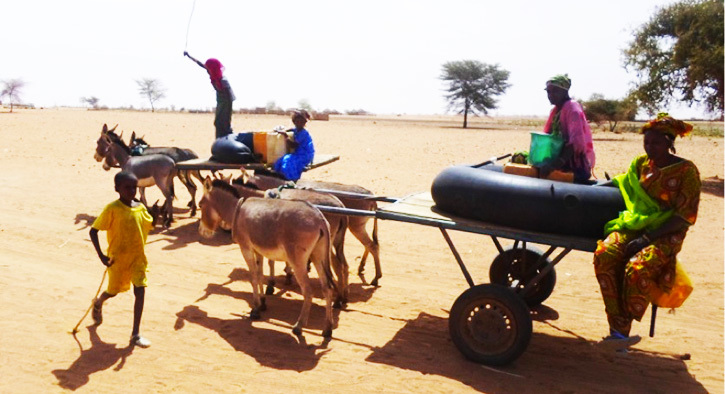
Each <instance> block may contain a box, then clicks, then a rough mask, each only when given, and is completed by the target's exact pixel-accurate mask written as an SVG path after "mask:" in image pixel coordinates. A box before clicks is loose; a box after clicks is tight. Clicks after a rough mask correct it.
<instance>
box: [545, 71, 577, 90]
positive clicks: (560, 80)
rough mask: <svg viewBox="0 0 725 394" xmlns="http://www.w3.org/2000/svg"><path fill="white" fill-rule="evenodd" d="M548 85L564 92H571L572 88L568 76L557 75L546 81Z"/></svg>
mask: <svg viewBox="0 0 725 394" xmlns="http://www.w3.org/2000/svg"><path fill="white" fill-rule="evenodd" d="M546 83H547V85H554V86H557V87H560V88H562V89H564V90H569V88H571V79H569V75H568V74H559V75H555V76H553V77H551V79H549V80H548V81H546Z"/></svg>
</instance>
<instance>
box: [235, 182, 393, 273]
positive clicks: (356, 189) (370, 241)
mask: <svg viewBox="0 0 725 394" xmlns="http://www.w3.org/2000/svg"><path fill="white" fill-rule="evenodd" d="M235 182H237V183H241V184H250V185H254V186H256V187H257V188H259V189H262V190H267V189H271V188H275V187H279V186H282V185H286V184H289V183H291V182H290V181H286V180H284V179H280V178H275V177H272V176H268V175H261V174H252V173H251V172H249V171H246V170H242V176H241V177H239V178H237V179H236V180H235ZM296 186H297V187H298V188H310V189H323V190H334V191H339V192H345V193H355V194H360V195H366V196H370V197H371V198H372V197H374V194H373V193H372V192H371V191H370V190H367V189H365V188H363V187H361V186H357V185H346V184H342V183H336V182H321V181H314V180H303V179H300V180H299V181H297V183H296ZM331 194H333V195H335V196H336V197H337V198H338V199H339V200H340V201H341V202H342V203H343V204H344V205H345V208H350V209H360V210H365V211H375V210H376V209H378V203H377V202H376V201H375V200H372V199H367V198H356V197H350V196H346V195H342V194H335V193H334V192H332V193H331ZM369 219H370V218H369V217H367V216H350V217H349V219H348V223H347V226H348V229H349V230H350V232H351V233H352V235H354V236H355V238H356V239H357V240H358V241H360V243H361V244H362V245H363V246H364V247H365V252H364V253H363V255H362V258H361V259H360V265H359V266H358V269H357V274H358V276H359V277H360V280H362V281H363V283H366V282H365V276H364V274H363V273H364V271H365V260H366V259H367V256H368V253H370V254H371V255H372V256H373V260H374V261H375V277H374V278H373V280H372V281H371V282H370V284H371V285H372V286H378V280H380V278H382V277H383V271H382V269H381V266H380V244H379V242H378V219H377V218H374V219H373V231H372V233H371V235H372V238H371V236H369V235H368V233H367V230H366V224H367V222H368V220H369Z"/></svg>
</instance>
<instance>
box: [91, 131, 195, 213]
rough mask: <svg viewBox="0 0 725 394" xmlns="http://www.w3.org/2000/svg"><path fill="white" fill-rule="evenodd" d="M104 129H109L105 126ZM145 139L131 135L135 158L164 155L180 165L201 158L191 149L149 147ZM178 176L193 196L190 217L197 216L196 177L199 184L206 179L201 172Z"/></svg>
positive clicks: (184, 173)
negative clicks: (182, 162) (181, 162)
mask: <svg viewBox="0 0 725 394" xmlns="http://www.w3.org/2000/svg"><path fill="white" fill-rule="evenodd" d="M103 127H104V128H105V127H107V126H106V125H105V124H104V125H103ZM143 138H144V137H143V136H142V137H136V132H135V131H134V132H132V133H131V141H130V142H129V144H128V147H129V148H131V155H133V156H146V155H156V154H162V155H166V156H169V157H170V158H171V159H172V160H174V163H178V162H180V161H186V160H191V159H197V158H199V156H198V155H197V154H196V153H195V152H194V151H193V150H191V149H185V148H177V147H174V146H149V144H148V143H147V142H146V141H144V139H143ZM176 175H177V176H178V178H179V180H180V181H181V183H183V184H184V186H186V190H188V191H189V195H191V200H190V201H189V203H188V204H187V206H188V207H189V209H190V214H189V215H190V216H195V215H196V184H195V183H194V177H196V179H198V180H199V183H203V182H204V178H202V177H201V173H200V172H199V170H179V169H177V171H176Z"/></svg>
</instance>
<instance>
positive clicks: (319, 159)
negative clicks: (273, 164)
mask: <svg viewBox="0 0 725 394" xmlns="http://www.w3.org/2000/svg"><path fill="white" fill-rule="evenodd" d="M337 160H340V156H337V155H330V154H315V158H314V160H313V161H312V164H310V165H309V166H307V168H306V169H305V171H308V170H311V169H313V168H317V167H321V166H324V165H327V164H330V163H332V162H334V161H337ZM176 168H178V169H180V170H207V171H218V170H238V169H242V168H243V169H248V170H262V169H270V167H269V166H268V165H266V164H263V163H247V164H237V163H220V162H218V161H214V160H211V159H192V160H186V161H181V162H178V163H176Z"/></svg>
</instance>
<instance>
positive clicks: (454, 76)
mask: <svg viewBox="0 0 725 394" xmlns="http://www.w3.org/2000/svg"><path fill="white" fill-rule="evenodd" d="M508 77H509V72H508V71H506V70H503V69H500V68H499V66H498V65H497V64H496V65H489V64H485V63H482V62H479V61H477V60H461V61H454V62H448V63H445V64H444V65H443V72H442V74H441V76H440V79H441V80H443V81H444V82H445V83H447V84H448V88H447V89H446V91H447V94H446V100H448V109H449V110H451V109H455V110H457V111H458V113H462V114H463V127H464V128H465V127H467V125H468V113H469V112H471V113H473V114H476V113H477V112H482V113H484V114H488V111H489V110H491V109H495V108H496V104H497V100H496V98H495V97H496V96H499V95H501V94H503V93H505V92H506V89H508V87H509V86H511V85H509V84H508V83H507V81H508Z"/></svg>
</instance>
